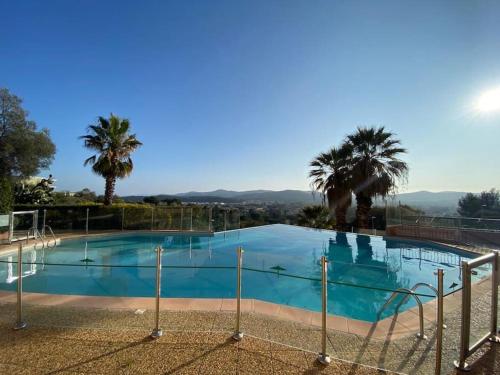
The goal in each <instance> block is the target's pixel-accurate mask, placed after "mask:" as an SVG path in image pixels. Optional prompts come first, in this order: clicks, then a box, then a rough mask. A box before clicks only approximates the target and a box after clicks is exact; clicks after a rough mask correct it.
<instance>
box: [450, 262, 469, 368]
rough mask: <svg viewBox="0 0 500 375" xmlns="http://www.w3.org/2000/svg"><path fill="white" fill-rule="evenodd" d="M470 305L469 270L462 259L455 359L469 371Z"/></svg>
mask: <svg viewBox="0 0 500 375" xmlns="http://www.w3.org/2000/svg"><path fill="white" fill-rule="evenodd" d="M470 305H471V272H470V267H469V263H467V261H465V260H463V261H462V320H461V322H462V323H461V325H462V328H461V331H460V358H459V360H458V361H455V362H454V364H455V367H456V368H458V369H459V370H463V371H469V370H470V367H469V365H468V364H467V362H465V360H466V359H467V356H468V354H469V340H470Z"/></svg>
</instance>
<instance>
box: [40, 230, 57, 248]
mask: <svg viewBox="0 0 500 375" xmlns="http://www.w3.org/2000/svg"><path fill="white" fill-rule="evenodd" d="M45 228H47V229H48V230H49V232H50V235H51V237H52V239H53V240H54V245H53V246H50V245H49V240H47V244H46V246H47V248H50V247H56V245H57V238H56V235H55V234H54V231H53V230H52V228H51V227H50V225H44V226H43V229H42V233H43V238H46V237H47V236H46V235H45Z"/></svg>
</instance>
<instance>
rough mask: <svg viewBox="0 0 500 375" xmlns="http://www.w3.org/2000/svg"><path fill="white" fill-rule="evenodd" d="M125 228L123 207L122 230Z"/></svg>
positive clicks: (123, 208) (123, 209)
mask: <svg viewBox="0 0 500 375" xmlns="http://www.w3.org/2000/svg"><path fill="white" fill-rule="evenodd" d="M124 228H125V207H122V231H123V229H124Z"/></svg>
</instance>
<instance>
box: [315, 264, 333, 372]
mask: <svg viewBox="0 0 500 375" xmlns="http://www.w3.org/2000/svg"><path fill="white" fill-rule="evenodd" d="M327 288H328V260H327V259H326V257H325V256H322V257H321V353H319V355H318V362H319V363H321V364H322V365H325V366H326V365H329V364H330V362H331V359H330V356H329V355H328V354H327V353H326V317H327V315H326V314H327V307H328V292H327Z"/></svg>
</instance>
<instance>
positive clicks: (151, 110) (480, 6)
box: [0, 0, 500, 194]
mask: <svg viewBox="0 0 500 375" xmlns="http://www.w3.org/2000/svg"><path fill="white" fill-rule="evenodd" d="M0 14H1V20H2V21H1V22H2V23H1V30H2V31H1V32H0V87H7V88H9V89H10V90H11V91H12V92H13V93H15V94H17V95H19V96H21V97H22V98H24V105H25V107H26V108H27V109H28V110H29V111H30V113H31V118H32V119H34V120H35V121H36V122H37V123H38V125H39V126H41V127H47V128H49V129H50V131H51V135H52V137H53V139H54V141H55V143H56V144H57V149H58V150H57V155H56V159H55V161H54V163H53V165H52V167H51V169H50V172H51V173H52V174H54V176H55V177H56V178H57V180H58V183H57V185H58V189H68V190H78V189H81V188H83V187H89V188H92V189H95V190H97V191H98V192H102V190H103V181H102V180H101V178H99V177H97V176H94V175H92V173H91V171H90V169H89V168H84V167H83V164H82V162H83V160H84V158H86V157H87V156H88V155H89V153H88V152H87V151H86V150H85V149H83V147H82V144H81V141H80V140H78V136H79V135H82V134H84V132H85V129H86V126H87V125H88V124H90V123H91V122H93V121H95V119H96V117H97V116H98V115H108V114H109V113H110V112H113V113H115V114H117V115H119V116H122V117H127V118H129V119H130V120H131V122H132V124H133V129H134V131H135V132H136V133H137V136H138V138H139V139H140V140H142V141H143V143H144V146H143V147H142V148H141V149H140V150H139V151H138V152H137V153H136V154H135V155H134V160H135V170H134V173H133V174H132V176H131V177H130V178H128V179H126V180H123V181H119V182H118V187H117V188H118V193H120V194H151V193H175V192H181V191H188V190H199V191H208V190H212V189H216V188H226V189H235V190H246V189H257V188H264V189H286V188H297V189H306V188H307V187H308V180H307V172H308V163H309V161H310V160H311V159H312V157H313V156H314V155H315V154H317V153H318V152H320V151H323V150H326V149H328V148H329V147H330V146H332V145H336V144H338V143H339V142H340V141H341V140H342V138H343V137H344V136H345V135H346V134H347V133H349V132H351V131H353V130H354V128H355V127H356V126H357V125H385V126H386V127H387V128H389V129H391V130H393V131H394V132H396V133H397V134H398V136H399V137H400V138H401V139H402V141H403V144H404V145H405V146H406V147H407V148H408V150H409V154H408V155H407V157H406V160H407V161H408V163H409V164H410V168H411V173H410V176H409V181H408V185H407V186H406V188H405V189H404V191H414V190H421V189H427V190H460V191H464V190H465V191H479V190H481V189H486V188H491V187H500V162H499V152H500V115H498V114H497V115H489V116H484V115H479V114H477V113H475V112H474V111H472V110H471V103H472V102H473V101H474V100H475V98H476V97H477V96H478V95H480V94H481V93H482V92H483V91H484V90H488V89H490V88H493V87H498V86H500V22H499V20H500V2H498V1H494V0H493V1H487V0H482V1H469V0H465V1H460V0H450V1H437V0H430V1H402V0H396V1H371V0H370V1H334V0H329V1H310V0H304V1H292V0H282V1H272V0H266V1H256V0H252V1H232V0H231V1H201V0H200V1H186V0H182V1H181V0H179V1H140V2H139V1H123V0H121V1H102V0H101V1H89V0H87V1H67V0H60V1H21V0H20V1H6V0H0ZM44 173H46V172H44Z"/></svg>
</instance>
